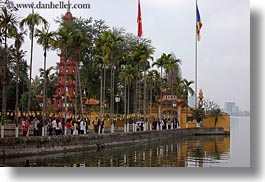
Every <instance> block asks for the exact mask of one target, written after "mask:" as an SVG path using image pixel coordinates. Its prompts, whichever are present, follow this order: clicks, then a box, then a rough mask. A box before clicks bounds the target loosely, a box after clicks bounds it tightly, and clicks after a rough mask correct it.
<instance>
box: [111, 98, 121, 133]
mask: <svg viewBox="0 0 265 182" xmlns="http://www.w3.org/2000/svg"><path fill="white" fill-rule="evenodd" d="M115 102H116V104H117V116H118V113H119V110H118V103H119V102H120V96H119V94H116V95H115ZM116 119H117V120H118V117H116ZM111 133H114V122H113V120H112V122H111Z"/></svg>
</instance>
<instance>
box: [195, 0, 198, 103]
mask: <svg viewBox="0 0 265 182" xmlns="http://www.w3.org/2000/svg"><path fill="white" fill-rule="evenodd" d="M195 13H196V16H195V28H196V31H195V107H197V86H198V62H197V58H198V55H197V53H198V42H197V26H198V25H197V23H198V22H197V0H196V4H195Z"/></svg>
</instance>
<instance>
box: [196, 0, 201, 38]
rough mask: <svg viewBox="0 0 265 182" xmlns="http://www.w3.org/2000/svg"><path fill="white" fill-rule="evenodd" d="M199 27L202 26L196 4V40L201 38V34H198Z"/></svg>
mask: <svg viewBox="0 0 265 182" xmlns="http://www.w3.org/2000/svg"><path fill="white" fill-rule="evenodd" d="M201 28H202V19H201V16H200V12H199V8H198V5H196V34H197V40H198V41H200V39H201V36H200V31H201Z"/></svg>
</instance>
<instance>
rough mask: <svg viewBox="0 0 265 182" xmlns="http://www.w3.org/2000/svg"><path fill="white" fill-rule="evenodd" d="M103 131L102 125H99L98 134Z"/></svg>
mask: <svg viewBox="0 0 265 182" xmlns="http://www.w3.org/2000/svg"><path fill="white" fill-rule="evenodd" d="M100 131H101V125H99V126H98V134H100Z"/></svg>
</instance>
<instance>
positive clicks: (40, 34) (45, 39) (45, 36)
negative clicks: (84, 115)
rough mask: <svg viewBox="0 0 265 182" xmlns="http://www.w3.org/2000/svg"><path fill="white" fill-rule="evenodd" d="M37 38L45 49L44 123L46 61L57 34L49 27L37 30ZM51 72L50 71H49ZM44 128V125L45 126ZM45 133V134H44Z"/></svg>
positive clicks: (45, 83)
mask: <svg viewBox="0 0 265 182" xmlns="http://www.w3.org/2000/svg"><path fill="white" fill-rule="evenodd" d="M35 37H36V38H37V43H38V44H40V45H41V46H42V47H43V51H44V54H43V57H44V61H43V72H44V73H45V75H44V76H43V78H44V84H43V110H42V111H43V116H42V117H43V122H45V120H46V101H47V75H46V59H47V51H48V50H49V49H50V48H51V45H52V44H53V42H54V41H55V32H49V27H42V29H41V30H40V29H36V32H35ZM49 71H50V70H49ZM43 128H44V125H43ZM43 133H44V132H43Z"/></svg>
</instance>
